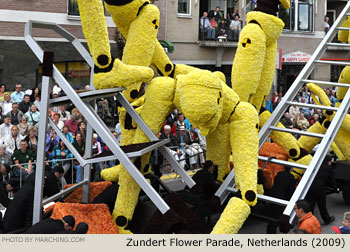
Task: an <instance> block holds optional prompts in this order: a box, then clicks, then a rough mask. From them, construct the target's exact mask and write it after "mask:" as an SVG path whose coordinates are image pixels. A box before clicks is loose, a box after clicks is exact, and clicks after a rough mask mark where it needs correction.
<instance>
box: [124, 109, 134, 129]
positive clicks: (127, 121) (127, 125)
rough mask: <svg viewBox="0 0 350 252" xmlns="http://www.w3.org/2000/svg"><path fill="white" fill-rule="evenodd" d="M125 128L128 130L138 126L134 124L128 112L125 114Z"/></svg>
mask: <svg viewBox="0 0 350 252" xmlns="http://www.w3.org/2000/svg"><path fill="white" fill-rule="evenodd" d="M124 128H125V129H126V130H132V129H136V127H133V126H132V118H131V116H130V115H129V113H126V115H125V122H124Z"/></svg>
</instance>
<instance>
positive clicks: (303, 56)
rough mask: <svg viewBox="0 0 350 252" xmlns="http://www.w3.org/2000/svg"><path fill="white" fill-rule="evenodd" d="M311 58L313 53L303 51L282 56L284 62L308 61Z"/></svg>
mask: <svg viewBox="0 0 350 252" xmlns="http://www.w3.org/2000/svg"><path fill="white" fill-rule="evenodd" d="M310 58H311V55H310V54H308V53H304V52H301V51H296V52H292V53H288V54H284V55H283V56H282V62H283V63H306V62H308V61H309V59H310Z"/></svg>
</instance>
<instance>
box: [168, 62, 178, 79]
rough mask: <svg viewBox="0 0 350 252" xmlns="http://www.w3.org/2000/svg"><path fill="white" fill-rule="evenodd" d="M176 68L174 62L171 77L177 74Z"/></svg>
mask: <svg viewBox="0 0 350 252" xmlns="http://www.w3.org/2000/svg"><path fill="white" fill-rule="evenodd" d="M175 68H176V64H173V71H171V73H170V74H169V77H170V78H174V75H175Z"/></svg>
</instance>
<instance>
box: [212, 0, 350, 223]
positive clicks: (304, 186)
mask: <svg viewBox="0 0 350 252" xmlns="http://www.w3.org/2000/svg"><path fill="white" fill-rule="evenodd" d="M348 16H350V2H348V3H347V4H346V6H345V8H344V9H343V11H342V12H341V14H340V15H339V17H338V18H337V19H336V21H335V22H334V24H333V26H332V27H331V28H330V30H329V31H328V33H327V34H326V36H325V37H324V39H323V40H322V41H321V43H320V44H319V46H318V47H317V49H316V51H315V52H314V53H313V55H312V57H311V58H310V60H309V61H308V63H307V64H306V65H305V67H304V68H303V70H302V71H301V72H300V74H299V75H298V77H297V78H296V80H295V81H294V82H293V84H292V86H291V87H290V88H289V90H288V91H287V93H286V94H285V96H284V97H283V99H282V101H281V102H280V104H279V105H278V106H277V108H276V109H275V110H274V112H273V113H272V115H271V116H270V118H269V119H268V121H267V122H266V123H265V125H264V126H263V127H262V128H261V130H260V132H259V149H260V148H261V147H262V145H263V144H264V143H265V142H266V140H267V139H268V137H269V135H270V134H271V132H272V131H281V132H287V133H292V134H299V135H305V136H310V137H317V138H321V139H322V140H321V142H320V144H319V147H318V148H317V151H316V152H315V154H314V156H313V158H312V161H311V162H310V164H309V165H302V164H297V163H293V162H288V161H284V160H278V159H275V158H273V159H271V160H268V158H267V157H263V156H259V160H261V161H269V162H271V163H275V164H280V165H285V166H289V167H295V168H301V169H304V170H305V173H304V175H303V177H302V179H301V181H300V182H299V184H298V187H297V188H296V190H295V192H294V194H293V196H292V198H291V199H290V201H286V200H281V199H278V198H274V197H269V196H266V195H260V194H259V195H258V196H257V197H258V200H263V201H267V202H272V203H275V204H278V205H282V206H285V207H286V208H285V210H284V212H283V214H284V215H286V216H289V223H292V222H293V220H294V217H295V212H294V204H295V202H296V201H297V200H299V199H304V198H305V196H306V194H307V192H308V190H309V188H310V186H311V184H312V182H313V180H314V178H315V176H316V174H317V172H318V170H319V168H320V166H321V164H322V162H323V159H324V157H325V156H326V154H327V152H328V150H329V149H330V146H331V144H332V142H333V140H334V138H335V136H336V134H337V132H338V130H339V128H340V125H341V123H342V122H343V120H344V117H345V116H346V113H347V111H348V110H349V108H350V88H349V90H348V91H347V93H346V95H345V97H344V99H343V101H342V103H341V105H340V107H339V108H335V107H327V106H322V105H321V106H318V105H313V104H305V103H299V102H293V99H294V97H295V96H296V95H297V93H298V91H299V90H300V89H301V88H302V86H303V85H304V84H305V83H314V84H318V85H324V86H338V87H350V84H342V83H336V82H326V81H318V80H308V79H307V78H308V77H309V75H310V74H311V73H312V71H313V70H314V68H315V66H316V64H331V65H341V66H350V63H348V62H339V61H325V60H321V57H322V55H323V54H324V52H325V51H326V50H327V48H328V47H330V46H339V47H344V48H349V47H350V45H349V44H343V43H332V42H331V41H332V40H333V38H334V37H335V36H336V34H337V31H340V30H349V31H350V28H344V27H340V26H341V25H342V24H343V23H344V21H345V19H346V18H347V17H348ZM290 105H295V106H298V107H309V108H315V109H317V108H318V109H323V110H328V111H335V112H336V114H335V116H334V118H333V120H332V122H331V124H330V126H329V128H328V129H327V131H326V133H325V134H317V133H311V132H305V131H297V130H292V129H285V128H279V127H276V124H277V123H278V122H279V121H280V119H281V117H282V116H283V114H284V112H285V111H286V110H287V109H288V107H289V106H290ZM349 137H350V135H349ZM234 176H235V175H234V170H232V171H231V173H230V174H229V175H228V176H227V178H226V179H225V181H224V182H223V183H222V185H221V186H220V188H219V189H218V190H217V192H216V193H215V195H216V196H218V197H219V198H220V200H221V203H223V202H224V201H225V200H226V199H227V197H228V196H229V194H230V193H231V192H237V190H236V188H234V185H235V179H234Z"/></svg>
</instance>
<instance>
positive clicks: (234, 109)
mask: <svg viewBox="0 0 350 252" xmlns="http://www.w3.org/2000/svg"><path fill="white" fill-rule="evenodd" d="M240 102H241V101H239V102H237V104H236V106H235V107H234V108H233V110H232V112H231V114H230V117H231V116H232V115H233V114H234V113H235V111H236V108H237V106H238V104H239V103H240Z"/></svg>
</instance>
